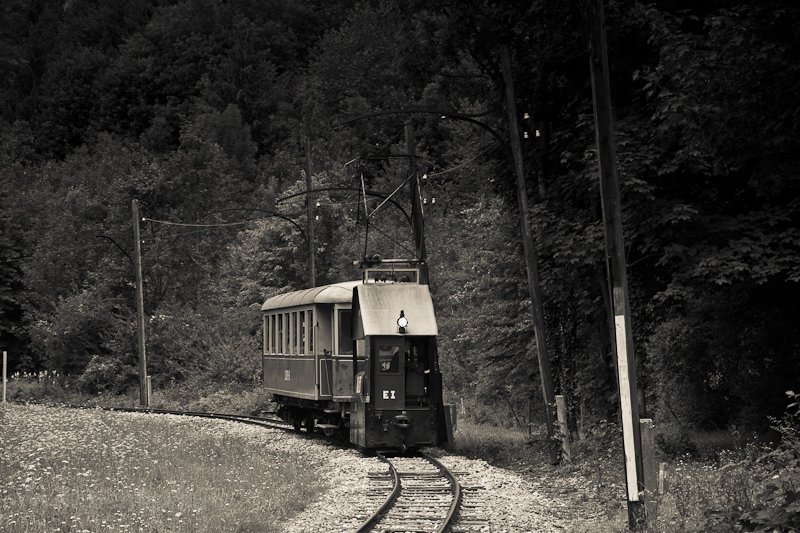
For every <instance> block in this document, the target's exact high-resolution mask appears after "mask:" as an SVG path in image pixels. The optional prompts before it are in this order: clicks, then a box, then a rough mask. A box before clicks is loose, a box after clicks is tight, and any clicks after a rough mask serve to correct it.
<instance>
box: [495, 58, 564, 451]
mask: <svg viewBox="0 0 800 533" xmlns="http://www.w3.org/2000/svg"><path fill="white" fill-rule="evenodd" d="M500 62H501V63H502V67H503V81H504V82H505V86H506V107H507V108H508V131H509V138H510V140H511V151H512V153H513V155H514V173H515V174H516V176H517V203H518V204H519V223H520V229H521V230H522V247H523V249H524V252H525V266H526V267H527V271H528V290H529V291H530V295H531V307H532V308H533V332H534V335H535V337H536V354H537V357H538V360H539V375H540V376H541V379H542V395H543V396H544V405H545V422H546V424H547V438H548V445H549V449H550V461H551V462H552V463H553V464H556V463H557V462H558V448H559V446H558V443H557V442H556V441H555V438H554V436H555V428H554V426H553V409H554V408H555V402H556V399H555V394H554V392H553V376H552V373H551V371H550V355H549V352H548V350H547V339H546V338H545V331H544V311H543V307H542V291H541V287H540V285H539V269H538V266H537V262H538V258H537V256H536V247H535V246H534V243H533V235H532V234H531V224H530V216H529V214H528V191H527V187H526V186H525V167H524V164H523V161H522V147H521V145H520V140H519V125H518V123H517V104H516V98H515V95H514V83H513V80H512V78H511V54H510V53H509V51H508V46H506V45H502V46H501V47H500Z"/></svg>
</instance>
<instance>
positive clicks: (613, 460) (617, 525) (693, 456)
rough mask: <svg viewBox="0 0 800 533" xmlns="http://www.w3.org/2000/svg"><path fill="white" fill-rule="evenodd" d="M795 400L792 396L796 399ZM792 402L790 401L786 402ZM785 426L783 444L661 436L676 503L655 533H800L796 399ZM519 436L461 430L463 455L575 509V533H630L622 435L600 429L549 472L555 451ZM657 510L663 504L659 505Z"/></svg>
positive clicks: (655, 512)
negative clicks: (500, 469)
mask: <svg viewBox="0 0 800 533" xmlns="http://www.w3.org/2000/svg"><path fill="white" fill-rule="evenodd" d="M790 392H791V391H790ZM787 394H788V393H787ZM789 399H790V406H789V408H788V409H787V412H786V413H785V414H784V415H783V417H781V418H779V419H773V420H772V421H771V422H772V430H773V431H774V436H775V437H776V442H777V443H768V442H763V440H762V439H761V438H757V437H756V436H751V437H750V438H747V437H744V436H743V435H741V434H739V432H738V431H736V430H735V429H732V430H731V431H729V432H727V433H725V432H720V431H714V432H707V431H692V432H688V433H685V432H678V431H677V430H673V429H672V428H669V427H665V428H657V431H658V433H657V435H656V437H657V439H656V440H657V443H658V444H657V449H656V454H657V456H658V458H659V460H661V461H665V462H667V463H668V465H669V474H668V483H667V485H668V490H667V493H666V494H664V495H661V496H659V497H658V498H657V502H658V503H657V505H655V506H654V505H652V503H651V504H650V505H649V508H648V513H649V524H648V529H647V531H649V532H652V533H677V532H686V531H690V532H691V531H704V532H718V533H729V532H731V531H781V532H796V531H800V414H798V399H799V398H798V395H797V394H795V393H793V392H792V393H791V394H789ZM544 433H545V432H544V428H537V429H536V430H535V431H534V439H530V438H528V436H527V435H526V434H525V433H524V432H522V431H520V430H519V429H518V428H504V427H496V426H491V425H487V424H485V423H475V422H473V421H470V420H468V419H461V420H459V427H458V430H457V431H456V434H455V440H456V442H455V446H454V448H455V451H457V452H458V453H462V454H464V455H467V456H471V457H481V458H483V459H486V460H487V461H489V462H490V463H492V464H495V465H497V466H503V467H506V468H511V469H513V470H516V471H518V472H519V473H520V474H521V475H522V476H524V477H525V478H526V479H528V480H530V481H531V482H532V483H534V485H535V486H536V490H537V491H539V492H541V493H543V494H546V495H548V496H549V497H553V498H558V499H560V500H562V501H563V502H564V504H565V506H566V508H565V511H564V516H562V518H564V519H566V520H568V521H571V530H573V531H586V532H589V531H591V532H598V533H610V532H618V531H627V529H626V527H625V526H626V524H627V506H626V501H625V478H624V470H623V464H622V459H623V453H622V445H621V430H620V429H619V427H618V426H617V425H616V424H613V423H605V422H603V423H600V424H597V425H595V426H594V427H592V428H589V429H587V430H586V431H585V433H584V435H583V438H582V439H580V440H575V441H574V442H573V443H572V457H571V460H570V461H569V462H565V463H563V464H561V465H558V466H550V465H549V464H548V463H549V459H548V453H547V446H546V444H547V442H546V440H545V439H542V438H541V437H540V438H536V437H535V436H536V435H544ZM649 498H650V501H651V502H652V501H654V500H655V498H653V496H652V495H650V496H649Z"/></svg>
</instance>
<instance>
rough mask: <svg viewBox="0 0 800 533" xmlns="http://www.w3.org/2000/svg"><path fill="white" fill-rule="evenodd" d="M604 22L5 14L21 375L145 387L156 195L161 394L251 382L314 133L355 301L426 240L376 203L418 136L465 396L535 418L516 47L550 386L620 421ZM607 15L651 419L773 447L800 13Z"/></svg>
mask: <svg viewBox="0 0 800 533" xmlns="http://www.w3.org/2000/svg"><path fill="white" fill-rule="evenodd" d="M584 13H585V11H584V9H583V3H582V2H579V1H569V2H544V1H541V0H533V1H526V2H520V1H514V2H494V1H489V0H459V1H455V0H428V1H426V2H422V1H419V0H410V1H397V0H371V1H362V2H347V1H342V0H324V1H323V0H297V1H292V2H288V1H280V0H259V1H256V0H228V1H224V0H223V1H217V0H59V1H55V0H4V1H3V2H2V6H0V17H2V18H1V19H0V63H1V64H2V71H3V72H4V75H3V76H2V77H0V146H1V147H2V148H1V149H0V197H1V198H2V203H1V204H0V205H1V206H2V209H1V210H0V218H1V219H2V226H1V228H2V229H1V230H0V257H1V259H0V278H2V286H1V287H0V291H2V292H0V336H1V337H0V338H1V339H2V349H3V350H7V351H8V352H9V354H10V356H9V357H10V358H9V361H10V372H12V373H13V372H42V371H45V370H46V371H48V372H57V373H58V374H60V375H68V376H71V377H72V378H74V379H75V382H76V383H77V384H78V387H80V388H81V389H82V390H84V391H86V392H89V393H92V394H96V393H98V392H102V393H108V394H117V393H123V392H126V391H129V390H131V389H135V388H136V386H137V379H138V377H137V376H138V373H137V367H136V365H137V346H136V336H135V331H136V327H135V326H136V307H135V298H134V276H133V266H132V260H131V258H132V254H133V236H132V218H131V201H132V200H133V199H136V200H138V202H139V204H140V209H141V216H142V217H143V219H144V220H143V221H142V222H141V228H142V260H143V265H144V291H145V292H144V294H145V295H144V302H145V315H146V329H147V350H148V364H149V369H150V374H151V375H152V376H153V385H154V387H158V388H163V387H168V386H174V385H175V384H179V383H181V382H185V381H187V380H193V379H200V378H203V379H207V380H210V381H217V382H241V383H253V382H257V381H258V379H259V376H258V372H259V368H260V361H259V355H258V354H259V353H260V345H259V343H260V339H261V336H260V330H259V328H260V320H259V307H260V304H261V303H262V302H263V301H264V300H265V299H266V298H267V297H270V296H272V295H275V294H278V293H280V292H282V291H287V290H294V289H300V288H305V287H306V286H307V284H308V247H307V243H306V240H305V239H306V233H304V232H301V231H300V229H299V228H305V227H306V205H305V197H304V196H303V195H298V196H292V195H294V194H296V193H300V192H302V191H304V190H305V187H306V185H305V175H306V174H305V173H306V170H305V167H304V158H305V152H304V143H305V140H306V139H308V144H309V146H310V147H311V151H310V154H309V155H310V160H311V167H312V172H311V175H312V180H313V186H314V188H315V189H322V190H321V191H320V192H318V193H317V194H316V195H315V202H314V205H313V212H314V220H313V221H312V223H313V224H314V228H315V231H314V234H315V239H314V241H315V242H313V243H312V246H313V248H314V250H315V257H316V273H317V274H316V277H317V283H318V284H324V283H332V282H337V281H344V280H348V279H356V278H357V276H358V271H357V270H356V269H355V268H354V267H353V261H354V260H358V259H361V258H362V257H364V255H365V253H366V254H369V255H372V254H380V255H381V256H383V257H407V256H408V255H409V254H413V245H412V244H411V243H412V240H411V232H410V228H409V226H408V224H407V222H406V220H405V218H404V217H403V214H402V213H401V212H400V211H398V210H397V209H396V208H395V207H393V206H392V205H383V206H381V205H380V203H381V199H380V198H375V197H369V196H368V197H367V198H366V199H365V198H363V197H362V196H360V195H359V190H360V189H361V188H362V187H363V188H365V189H368V190H373V191H381V192H384V193H391V192H392V191H394V190H395V189H396V188H397V187H399V186H401V185H402V184H403V183H404V182H405V181H406V179H407V177H408V172H409V168H408V161H407V158H404V157H402V154H405V153H406V143H405V138H404V125H405V124H406V123H410V124H412V125H413V127H414V130H415V136H416V144H417V146H416V150H417V154H418V156H419V157H418V161H417V166H418V169H419V173H420V174H421V175H422V179H421V183H422V195H423V197H424V201H425V216H426V220H425V224H426V239H427V249H428V259H429V264H430V277H431V290H432V292H433V295H434V301H435V304H436V308H437V314H438V320H439V329H440V340H439V352H440V358H441V365H442V369H443V372H444V374H445V376H446V378H445V379H446V384H445V385H446V388H447V394H448V396H449V397H450V398H451V400H452V401H454V402H456V403H459V402H460V404H461V405H462V406H463V407H464V409H465V410H466V411H467V412H469V413H471V414H473V415H475V416H478V417H483V418H484V419H485V420H487V421H491V422H494V423H498V424H502V423H513V421H514V420H515V419H517V420H519V419H524V418H525V417H526V416H527V412H528V409H529V408H530V409H531V411H532V412H533V415H534V417H535V418H536V417H541V416H542V410H543V406H542V403H541V390H540V385H539V376H538V369H537V367H536V366H535V364H533V362H534V361H535V356H533V355H532V354H533V353H534V346H535V341H534V335H533V327H532V325H531V321H530V316H531V301H530V297H529V292H528V285H527V278H526V273H525V263H524V260H523V254H522V241H521V237H520V228H519V212H518V207H517V202H516V196H515V189H514V184H515V177H514V172H513V165H512V164H511V158H510V148H509V141H508V139H509V136H508V131H509V127H508V119H507V112H506V107H505V106H506V104H505V99H504V88H505V87H504V83H503V76H502V72H501V68H500V56H499V50H500V47H501V46H502V45H506V46H508V48H509V49H510V51H511V59H512V66H513V76H514V86H515V90H516V95H517V108H518V110H519V115H520V116H519V117H518V120H519V127H520V129H521V130H522V131H524V132H525V135H524V139H523V150H524V161H525V170H526V181H527V186H528V190H527V193H528V199H529V205H530V213H529V214H530V220H531V222H532V230H533V234H534V236H535V244H536V250H537V253H538V268H539V275H540V278H541V288H542V295H543V296H542V302H541V303H542V307H543V310H544V316H545V321H546V324H545V326H546V336H547V343H548V345H549V346H550V352H551V353H550V357H551V360H552V365H553V375H554V381H555V388H556V393H558V394H563V395H564V396H565V397H566V399H567V405H568V408H569V411H570V413H571V414H572V419H573V420H575V421H576V422H575V423H576V424H579V425H580V426H589V425H591V424H593V423H594V422H596V421H598V420H603V419H613V417H614V416H615V413H616V412H617V409H618V398H617V394H616V390H617V388H616V381H615V380H616V378H615V365H614V361H613V358H612V349H611V344H610V343H611V338H610V334H609V331H610V329H609V323H610V322H609V320H610V317H609V311H608V310H609V302H608V299H609V297H608V288H607V287H608V285H607V281H606V270H605V269H606V260H605V254H604V242H603V225H602V214H601V205H600V193H599V181H598V161H597V149H596V145H595V135H594V123H593V120H594V119H593V108H592V93H591V79H590V71H589V62H588V48H587V41H586V33H587V32H586V24H587V22H586V18H585V15H584ZM605 16H606V32H607V39H608V54H609V61H610V67H611V77H612V80H611V90H612V99H613V109H614V119H615V133H616V147H617V158H618V160H617V164H618V172H619V177H620V187H621V195H622V212H623V218H624V238H625V244H626V250H625V254H626V263H627V272H628V276H629V283H630V300H631V308H632V313H633V316H632V322H633V331H634V339H635V343H634V344H635V353H636V357H637V361H638V368H637V371H638V375H639V382H640V385H641V387H642V389H643V391H644V398H643V402H644V405H646V411H647V413H646V414H647V415H648V416H650V417H652V418H654V419H656V420H658V421H660V422H661V423H662V424H664V425H665V426H669V425H672V426H675V427H678V428H684V429H686V428H692V429H730V428H747V429H748V430H752V431H761V430H764V429H765V428H766V427H767V426H768V424H769V418H768V417H770V416H773V417H774V416H779V415H780V414H781V413H782V412H783V411H784V409H785V407H786V394H785V391H787V390H790V389H793V388H794V389H795V390H796V389H797V387H798V386H800V364H798V354H799V353H800V327H798V326H800V320H799V319H800V311H798V305H797V302H798V301H800V159H799V158H798V157H797V154H800V136H799V135H798V134H800V92H798V87H800V62H798V61H797V58H798V57H800V36H798V32H797V28H798V27H800V6H797V5H796V4H795V3H793V2H788V1H786V0H766V1H764V2H747V1H745V0H732V1H727V2H725V1H722V0H704V1H702V2H687V1H684V0H660V1H655V2H640V1H634V0H609V1H607V2H606V5H605ZM476 123H480V124H476ZM399 198H400V200H401V201H406V199H407V197H406V196H403V195H401V196H399ZM376 209H377V210H376ZM367 211H368V212H370V213H372V214H371V215H370V217H369V226H368V227H369V232H368V238H367V237H365V234H366V233H367V232H366V228H367V225H366V219H367V217H366V215H365V212H367ZM365 238H366V239H367V241H366V242H367V244H366V245H365ZM611 320H612V322H611V324H613V317H611ZM612 327H613V326H612Z"/></svg>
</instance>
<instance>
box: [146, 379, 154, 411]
mask: <svg viewBox="0 0 800 533" xmlns="http://www.w3.org/2000/svg"><path fill="white" fill-rule="evenodd" d="M145 379H146V380H147V405H145V407H150V401H151V400H152V399H153V380H152V379H151V378H150V376H147V377H146V378H145Z"/></svg>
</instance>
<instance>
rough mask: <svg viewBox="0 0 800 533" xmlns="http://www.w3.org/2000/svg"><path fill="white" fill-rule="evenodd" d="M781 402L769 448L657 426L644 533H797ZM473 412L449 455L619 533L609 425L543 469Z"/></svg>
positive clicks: (229, 388)
mask: <svg viewBox="0 0 800 533" xmlns="http://www.w3.org/2000/svg"><path fill="white" fill-rule="evenodd" d="M9 397H10V398H11V399H12V400H15V401H19V402H26V401H27V402H48V403H66V404H80V405H101V406H136V405H138V402H139V397H138V389H132V390H130V391H129V392H127V393H126V394H123V395H113V394H105V393H101V394H97V395H92V394H86V393H85V392H80V391H79V390H78V387H77V386H76V384H74V383H72V382H71V380H69V379H66V378H64V377H62V376H53V375H52V374H51V375H49V376H38V375H37V376H31V375H28V376H21V375H20V376H15V377H14V379H12V380H11V381H10V382H9ZM266 397H267V395H266V394H265V393H264V392H263V391H262V389H261V388H260V387H259V386H258V385H257V384H242V383H232V384H219V383H215V382H213V381H210V380H207V379H195V380H187V381H185V382H182V383H176V384H172V385H170V386H168V387H166V388H163V389H158V390H156V391H154V392H153V402H152V406H153V407H157V408H169V409H184V410H207V411H218V412H231V413H242V414H258V413H261V412H263V411H268V410H270V409H271V405H270V404H269V402H268V401H267V400H266ZM788 398H789V407H788V409H787V410H786V412H785V414H784V415H783V416H782V417H781V418H777V419H773V420H771V430H772V436H773V437H774V441H775V443H777V444H773V443H770V442H765V441H764V440H763V439H759V438H755V437H754V436H749V437H748V436H746V435H743V434H742V433H740V432H739V430H737V429H736V428H731V429H729V430H727V431H720V430H717V431H697V430H696V431H691V430H687V429H686V428H680V427H675V426H669V425H666V424H663V425H660V426H657V427H656V434H655V440H656V454H657V456H658V459H659V461H665V462H667V463H668V465H669V476H668V492H667V494H665V495H663V496H661V497H660V498H659V504H658V507H657V510H656V512H654V511H653V506H652V505H651V506H650V510H649V511H648V512H649V513H650V525H649V528H648V531H651V532H655V533H673V532H683V531H710V532H729V531H800V414H798V395H797V394H795V393H794V392H792V393H791V394H789V395H788ZM471 413H472V410H471ZM471 413H470V414H471ZM475 413H477V414H478V415H479V416H478V418H480V421H479V422H476V421H475V420H473V419H472V418H474V417H469V416H463V415H460V416H459V419H458V428H457V430H456V432H455V443H454V446H453V451H455V452H456V453H459V454H463V455H465V456H468V457H473V458H481V459H484V460H486V461H488V462H490V463H492V464H494V465H496V466H500V467H504V468H508V469H512V470H515V471H517V472H519V473H520V475H522V476H524V477H525V478H526V479H528V480H530V481H531V482H533V483H534V484H535V486H536V490H537V491H539V492H540V493H542V494H544V495H546V496H547V497H552V498H555V499H557V500H559V501H562V502H564V513H563V516H561V518H562V519H565V520H567V521H572V523H571V525H572V528H573V530H574V531H592V532H600V533H604V532H616V531H624V530H625V527H624V526H625V524H626V523H627V509H626V503H625V496H624V494H625V480H624V474H623V465H622V457H623V454H622V446H621V437H620V435H621V431H620V429H619V427H618V426H617V425H616V424H614V423H608V422H604V421H601V422H600V423H597V424H595V425H594V426H592V427H590V428H585V429H584V431H582V432H581V433H582V435H581V438H580V439H577V438H575V439H574V440H573V442H572V457H571V460H570V461H569V462H566V463H564V464H562V465H559V466H550V465H549V458H548V453H547V441H546V439H545V438H544V435H545V431H544V428H543V427H534V428H533V431H532V437H529V436H528V435H527V434H526V433H525V432H523V431H521V430H520V429H519V428H509V427H502V426H498V425H492V424H491V423H487V421H488V420H490V419H489V418H487V417H486V416H483V415H485V414H486V413H485V412H483V411H475ZM109 443H110V440H109ZM34 449H35V448H34ZM5 457H13V455H10V454H9V455H6V456H5ZM0 473H2V472H0ZM94 490H95V489H93V491H94ZM5 496H6V495H5V494H4V497H5ZM651 500H652V498H651ZM176 512H178V511H176Z"/></svg>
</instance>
